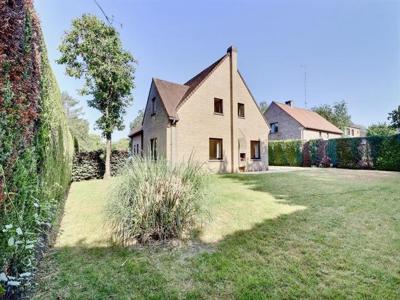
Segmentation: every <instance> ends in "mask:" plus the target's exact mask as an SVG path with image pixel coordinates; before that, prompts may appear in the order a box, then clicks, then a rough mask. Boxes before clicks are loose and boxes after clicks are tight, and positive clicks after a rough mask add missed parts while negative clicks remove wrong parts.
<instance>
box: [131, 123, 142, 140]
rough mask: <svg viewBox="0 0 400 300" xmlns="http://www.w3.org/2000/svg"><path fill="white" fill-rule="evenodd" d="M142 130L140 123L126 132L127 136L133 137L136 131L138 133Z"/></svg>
mask: <svg viewBox="0 0 400 300" xmlns="http://www.w3.org/2000/svg"><path fill="white" fill-rule="evenodd" d="M142 130H143V127H142V125H140V126H138V127H135V128H132V130H131V132H130V133H129V134H128V136H129V137H133V136H135V135H137V134H138V133H140V132H141V131H142Z"/></svg>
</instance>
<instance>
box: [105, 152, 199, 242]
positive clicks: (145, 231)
mask: <svg viewBox="0 0 400 300" xmlns="http://www.w3.org/2000/svg"><path fill="white" fill-rule="evenodd" d="M114 180H115V182H114V184H113V186H112V189H111V192H110V202H109V204H108V208H107V215H108V219H109V221H110V222H109V224H110V226H111V228H112V231H113V236H114V238H115V239H116V240H117V241H118V242H121V243H123V244H126V243H131V242H133V241H135V240H136V241H139V242H140V243H146V242H149V241H152V240H167V239H173V238H179V239H180V238H184V237H186V236H188V235H189V234H190V233H191V231H192V230H193V229H194V228H195V227H196V225H197V221H198V217H199V212H200V203H201V202H202V201H203V199H204V198H205V197H206V184H207V176H206V174H205V172H204V171H203V169H202V166H201V165H199V164H196V163H194V162H192V161H189V162H185V163H181V164H177V165H175V164H174V165H173V164H170V163H168V162H167V161H165V160H163V159H161V160H157V161H154V160H151V159H149V158H142V157H138V156H135V157H133V158H132V159H131V160H129V162H128V163H127V164H126V166H125V167H124V168H123V169H122V171H121V176H118V177H116V178H115V179H114Z"/></svg>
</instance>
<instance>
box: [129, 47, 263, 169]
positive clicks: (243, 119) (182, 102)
mask: <svg viewBox="0 0 400 300" xmlns="http://www.w3.org/2000/svg"><path fill="white" fill-rule="evenodd" d="M268 132H269V128H268V124H267V122H266V121H265V119H264V117H263V115H262V113H261V112H260V110H259V108H258V105H257V104H256V101H255V99H254V97H253V95H252V94H251V92H250V90H249V88H248V86H247V85H246V83H245V81H244V79H243V76H242V75H241V74H240V72H239V70H238V67H237V50H236V49H235V48H234V47H229V48H228V50H227V53H226V54H225V55H224V56H222V57H221V58H220V59H218V60H217V61H216V62H214V63H213V64H212V65H210V66H209V67H207V68H206V69H204V70H203V71H201V72H200V73H199V74H197V75H196V76H194V77H193V78H192V79H190V80H189V81H187V82H186V83H184V84H178V83H173V82H169V81H165V80H161V79H155V78H153V80H152V82H151V86H150V92H149V96H148V99H147V104H146V108H145V112H144V117H143V121H142V126H141V127H140V128H136V129H134V130H132V132H131V133H130V135H129V136H130V138H131V145H132V146H131V147H132V152H133V153H136V154H140V153H143V155H146V156H151V157H153V158H154V159H157V157H161V156H163V157H165V158H166V159H167V160H169V161H171V162H179V161H182V160H188V159H189V158H192V159H193V160H196V161H200V162H202V163H204V165H205V166H206V167H207V168H208V169H209V170H210V171H213V172H237V171H261V170H266V169H268Z"/></svg>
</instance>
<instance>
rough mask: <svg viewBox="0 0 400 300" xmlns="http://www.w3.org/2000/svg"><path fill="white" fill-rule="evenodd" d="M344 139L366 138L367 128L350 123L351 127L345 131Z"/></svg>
mask: <svg viewBox="0 0 400 300" xmlns="http://www.w3.org/2000/svg"><path fill="white" fill-rule="evenodd" d="M343 131H344V132H343V136H344V137H364V136H367V129H366V128H365V126H362V125H358V124H354V123H353V122H351V123H350V125H349V126H347V127H345V128H344V130H343Z"/></svg>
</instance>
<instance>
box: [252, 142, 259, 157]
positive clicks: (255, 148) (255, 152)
mask: <svg viewBox="0 0 400 300" xmlns="http://www.w3.org/2000/svg"><path fill="white" fill-rule="evenodd" d="M250 148H251V149H250V150H251V159H260V158H261V155H260V141H250Z"/></svg>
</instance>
